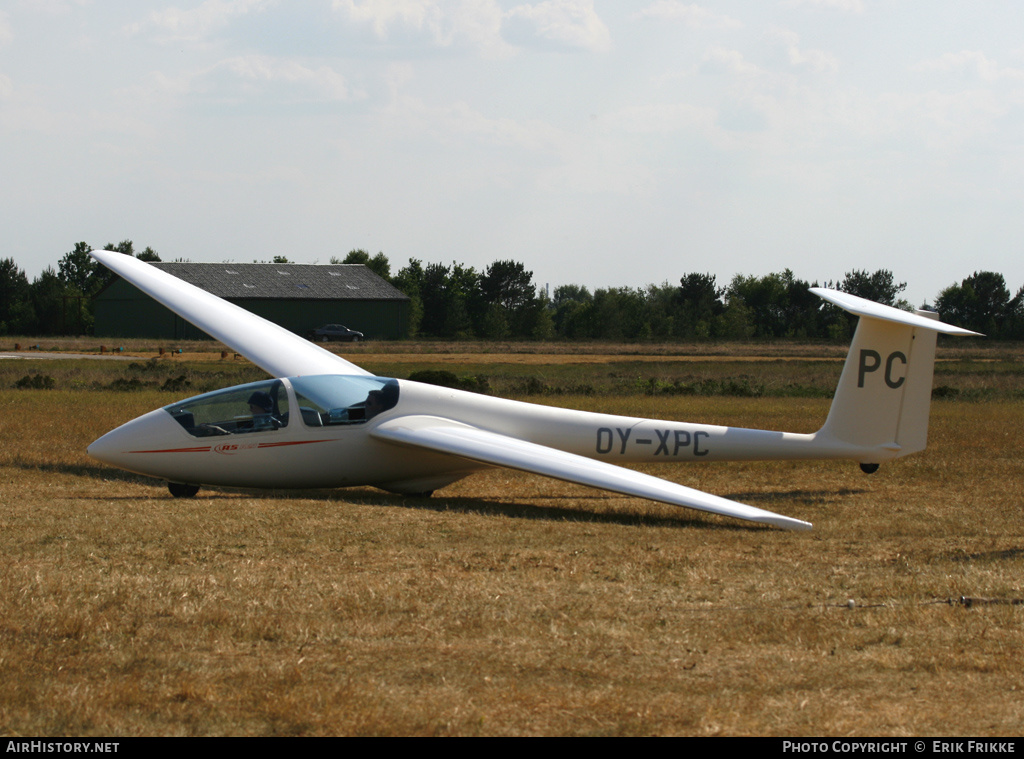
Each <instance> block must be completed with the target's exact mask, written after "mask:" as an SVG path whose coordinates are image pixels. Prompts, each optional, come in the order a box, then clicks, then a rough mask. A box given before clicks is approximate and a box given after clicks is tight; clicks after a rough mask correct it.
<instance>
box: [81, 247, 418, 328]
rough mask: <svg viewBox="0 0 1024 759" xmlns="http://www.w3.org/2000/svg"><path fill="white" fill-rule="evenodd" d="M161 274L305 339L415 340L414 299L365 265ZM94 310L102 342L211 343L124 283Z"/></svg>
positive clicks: (193, 267) (101, 297) (196, 267)
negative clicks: (321, 332) (332, 331)
mask: <svg viewBox="0 0 1024 759" xmlns="http://www.w3.org/2000/svg"><path fill="white" fill-rule="evenodd" d="M153 266H156V267H157V268H158V269H162V270H163V271H165V272H167V273H168V274H173V275H174V276H175V277H178V278H180V279H183V280H185V281H186V282H188V283H190V284H193V285H195V286H197V287H200V288H202V289H203V290H206V291H207V292H209V293H213V294H214V295H216V296H218V297H220V298H223V299H224V300H227V301H230V302H231V303H234V304H235V305H238V306H241V307H242V308H244V309H246V310H247V311H251V312H252V313H254V314H258V315H259V316H262V317H264V318H265V319H269V320H270V321H272V322H274V323H276V324H280V325H281V326H282V327H285V328H286V329H289V330H291V331H292V332H295V333H296V334H299V335H303V336H305V335H306V334H307V333H309V332H310V331H312V330H314V329H316V328H317V327H322V326H323V325H325V324H344V325H345V326H347V327H349V328H350V329H354V330H358V331H359V332H362V333H363V334H364V335H365V336H366V337H367V339H400V338H404V337H406V336H407V335H408V332H409V298H408V296H407V295H405V294H404V293H402V291H401V290H399V289H397V288H396V287H394V286H392V285H391V284H390V283H388V282H387V281H386V280H384V279H382V278H381V277H379V276H377V275H376V274H374V273H373V272H372V271H370V270H369V269H368V268H366V267H365V266H363V265H362V264H331V265H326V264H325V265H319V264H235V263H227V264H199V263H162V262H161V263H154V264H153ZM94 306H95V334H96V335H97V336H100V337H152V338H163V339H169V340H170V339H173V340H196V339H204V338H207V337H209V336H208V335H207V334H206V333H205V332H202V331H201V330H199V329H198V328H196V327H194V326H192V325H191V324H189V323H188V322H187V321H185V320H184V319H182V318H181V317H180V316H178V315H177V314H175V313H174V312H173V311H170V310H168V309H167V308H165V307H164V306H161V305H160V304H159V303H157V302H156V301H155V300H153V299H152V298H150V297H149V296H148V295H146V294H145V293H143V292H142V291H141V290H139V289H138V288H136V287H135V286H134V285H131V284H129V283H128V282H126V281H124V280H123V279H121V278H120V277H117V278H116V279H114V281H112V282H111V283H110V284H108V285H107V286H106V287H105V288H103V290H101V291H100V292H99V294H98V295H97V296H96V299H95V301H94Z"/></svg>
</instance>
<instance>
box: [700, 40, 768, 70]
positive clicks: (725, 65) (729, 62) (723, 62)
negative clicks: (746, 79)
mask: <svg viewBox="0 0 1024 759" xmlns="http://www.w3.org/2000/svg"><path fill="white" fill-rule="evenodd" d="M700 71H701V73H704V74H736V75H739V76H756V75H759V74H761V73H762V72H761V69H759V68H758V67H757V66H755V65H754V64H752V63H750V62H749V61H747V60H746V59H745V58H744V57H743V53H741V52H740V51H739V50H726V49H725V48H721V47H713V48H711V49H710V50H709V51H708V52H707V54H706V55H705V56H704V61H703V62H702V63H701V66H700Z"/></svg>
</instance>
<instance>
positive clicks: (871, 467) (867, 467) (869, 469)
mask: <svg viewBox="0 0 1024 759" xmlns="http://www.w3.org/2000/svg"><path fill="white" fill-rule="evenodd" d="M860 471H862V472H864V474H874V473H875V472H877V471H878V464H861V465H860Z"/></svg>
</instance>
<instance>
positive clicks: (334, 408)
mask: <svg viewBox="0 0 1024 759" xmlns="http://www.w3.org/2000/svg"><path fill="white" fill-rule="evenodd" d="M92 256H93V257H94V258H95V259H96V260H97V261H99V262H100V263H102V264H103V265H104V266H107V267H108V268H110V269H111V270H113V271H114V272H115V273H117V274H118V275H120V276H121V277H123V278H124V279H125V280H127V281H128V282H130V283H132V284H133V285H135V286H136V287H138V288H139V289H140V290H142V291H143V292H145V293H147V294H148V295H150V296H152V297H153V298H155V299H156V300H157V301H159V302H160V303H162V304H163V305H165V306H167V307H168V308H169V309H171V310H172V311H174V312H175V313H177V314H178V315H180V316H181V317H182V318H184V319H186V320H188V321H190V322H191V323H192V324H194V325H196V326H197V327H198V328H199V329H201V330H203V331H204V332H207V333H208V334H210V335H211V336H212V337H214V338H216V339H217V340H220V341H221V342H222V343H224V344H225V345H228V346H229V347H231V348H232V349H233V350H235V351H237V352H238V353H240V354H242V355H244V356H245V357H246V358H248V359H249V360H251V361H252V362H253V363H255V364H256V365H257V366H260V367H261V368H263V369H264V370H266V371H267V372H268V373H269V374H270V375H272V377H273V379H268V380H265V381H262V382H255V383H250V384H247V385H240V386H237V387H234V388H228V389H226V390H220V391H216V392H213V393H206V394H204V395H200V396H196V397H194V398H189V399H186V400H183V401H179V402H177V403H173V404H171V405H169V406H166V407H164V408H162V409H157V410H155V411H151V412H150V413H148V414H145V415H143V416H141V417H139V418H138V419H135V420H133V421H130V422H128V423H127V424H124V425H122V426H121V427H118V428H117V429H115V430H113V431H111V432H109V433H107V434H106V435H104V436H103V437H101V438H100V439H99V440H97V441H95V442H94V443H93V444H92V445H90V446H89V454H90V455H91V456H93V457H94V458H96V459H99V460H100V461H103V462H106V463H108V464H111V465H113V466H116V467H120V468H122V469H126V470H128V471H132V472H138V473H140V474H145V475H150V476H153V477H158V478H161V479H165V480H167V481H168V486H169V488H170V490H171V493H172V494H174V495H175V496H191V495H195V493H196V492H197V491H198V489H199V486H200V485H227V486H238V487H267V488H319V487H346V486H355V485H374V486H377V487H380V488H382V489H384V490H388V491H390V492H395V493H404V494H419V495H425V494H429V493H431V492H433V491H434V490H435V489H437V488H440V487H443V486H445V485H448V484H450V483H452V482H455V481H456V480H459V479H461V478H463V477H465V476H467V475H469V474H471V473H473V472H474V471H478V470H480V469H483V468H486V467H491V466H498V467H508V468H511V469H520V470H523V471H526V472H532V473H534V474H540V475H544V476H546V477H554V478H556V479H561V480H566V481H568V482H575V483H579V484H582V485H588V486H591V487H595V488H601V489H604V490H610V491H613V492H616V493H622V494H625V495H630V496H636V497H640V498H648V499H650V500H654V501H660V502H663V503H668V504H673V505H676V506H685V507H688V508H692V509H699V510H701V511H707V512H710V513H713V514H720V515H723V516H729V517H735V518H737V519H744V520H748V521H752V522H762V523H765V524H772V525H775V526H777V527H782V528H785V529H792V530H807V529H810V528H811V525H810V524H809V523H808V522H804V521H801V520H799V519H793V518H791V517H786V516H782V515H779V514H774V513H772V512H770V511H765V510H763V509H758V508H755V507H753V506H748V505H745V504H742V503H737V502H736V501H731V500H729V499H726V498H721V497H718V496H715V495H710V494H708V493H703V492H701V491H699V490H693V489H691V488H687V487H684V486H682V485H677V484H675V483H673V482H669V481H667V480H663V479H659V478H657V477H652V476H650V475H646V474H642V473H640V472H635V471H633V470H631V469H627V468H624V467H622V466H619V465H620V464H624V463H638V462H683V461H698V462H699V461H742V460H755V459H757V460H771V459H779V460H781V459H850V460H853V461H857V462H859V463H860V464H861V467H862V468H863V469H864V470H865V471H874V469H876V468H877V467H878V464H880V463H881V462H884V461H889V460H891V459H895V458H898V457H900V456H906V455H908V454H910V453H914V452H916V451H920V450H923V449H924V447H925V443H926V440H927V432H928V412H929V406H930V401H931V387H932V370H933V367H934V362H935V341H936V334H937V333H938V332H943V333H946V334H951V335H973V334H977V333H974V332H970V331H969V330H965V329H961V328H959V327H954V326H952V325H949V324H943V323H942V322H940V321H938V320H937V316H936V315H935V314H931V313H929V312H925V311H919V312H917V313H916V314H912V313H909V312H906V311H901V310H899V309H895V308H891V307H889V306H883V305H880V304H878V303H873V302H871V301H868V300H864V299H863V298H858V297H855V296H852V295H849V294H846V293H841V292H837V291H834V290H825V289H820V288H813V289H812V291H813V292H815V293H816V294H818V295H819V296H821V297H822V298H824V299H825V300H827V301H829V302H831V303H834V304H835V305H837V306H840V307H842V308H844V309H846V310H847V311H850V312H851V313H854V314H857V315H858V316H859V317H860V321H859V323H858V325H857V331H856V333H855V334H854V338H853V344H852V345H851V348H850V353H849V355H848V356H847V359H846V363H845V365H844V367H843V372H842V375H841V377H840V379H839V386H838V388H837V390H836V394H835V398H834V400H833V402H832V407H831V409H830V411H829V414H828V418H827V419H826V421H825V425H824V426H823V427H822V428H821V429H820V430H818V431H817V432H815V433H813V434H798V433H791V432H771V431H767V430H752V429H742V428H737V427H721V426H716V425H707V424H690V423H683V422H670V421H658V420H653V419H640V418H633V417H623V416H614V415H610V414H598V413H591V412H585V411H572V410H568V409H559V408H552V407H549V406H537V405H534V404H530V403H522V402H519V401H510V400H504V399H500V398H492V397H488V396H483V395H477V394H474V393H468V392H463V391H459V390H452V389H448V388H441V387H435V386H433V385H425V384H421V383H417V382H411V381H409V380H395V379H388V378H383V377H375V376H373V375H371V374H369V373H368V372H366V371H364V370H363V369H361V368H359V367H358V366H356V365H354V364H352V363H350V362H348V361H346V360H345V359H343V358H341V357H340V356H337V355H335V354H333V353H330V352H329V351H326V350H324V349H323V348H320V347H319V346H317V345H314V344H313V343H310V342H308V341H307V340H305V339H303V338H301V337H299V336H297V335H295V334H293V333H291V332H289V331H287V330H285V329H283V328H281V327H279V326H277V325H276V324H273V323H271V322H269V321H267V320H265V319H263V318H261V317H258V316H256V315H254V314H252V313H250V312H248V311H246V310H244V309H242V308H240V307H238V306H235V305H232V304H230V303H227V302H226V301H223V300H221V299H220V298H217V297H216V296H213V295H210V294H209V293H207V292H205V291H203V290H201V289H199V288H197V287H194V286H192V285H190V284H187V283H185V282H183V281H181V280H179V279H177V278H176V277H173V276H171V275H170V274H167V273H165V272H163V271H160V270H159V269H157V268H155V267H152V266H150V265H149V264H146V263H144V262H142V261H139V260H137V259H135V258H132V257H131V256H127V255H123V254H120V253H115V252H112V251H93V252H92Z"/></svg>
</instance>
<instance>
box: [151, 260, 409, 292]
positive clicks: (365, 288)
mask: <svg viewBox="0 0 1024 759" xmlns="http://www.w3.org/2000/svg"><path fill="white" fill-rule="evenodd" d="M153 266H156V267H157V268H158V269H162V270H163V271H165V272H167V273H168V274H173V275H174V276H175V277H178V278H179V279H183V280H185V281H186V282H188V283H189V284H193V285H195V286H196V287H200V288H202V289H203V290H206V291H207V292H208V293H213V294H214V295H216V296H217V297H219V298H235V299H237V298H272V299H283V300H408V299H409V297H408V296H407V295H405V294H404V293H403V292H402V291H401V290H399V289H398V288H396V287H394V286H392V285H391V284H389V283H388V282H387V281H386V280H384V279H382V278H381V277H378V276H377V275H376V274H374V273H373V272H372V271H370V270H369V269H367V268H366V267H365V266H363V265H362V264H330V265H328V264H324V265H320V264H195V263H163V262H161V263H154V264H153Z"/></svg>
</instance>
